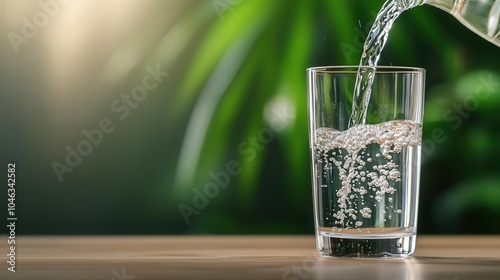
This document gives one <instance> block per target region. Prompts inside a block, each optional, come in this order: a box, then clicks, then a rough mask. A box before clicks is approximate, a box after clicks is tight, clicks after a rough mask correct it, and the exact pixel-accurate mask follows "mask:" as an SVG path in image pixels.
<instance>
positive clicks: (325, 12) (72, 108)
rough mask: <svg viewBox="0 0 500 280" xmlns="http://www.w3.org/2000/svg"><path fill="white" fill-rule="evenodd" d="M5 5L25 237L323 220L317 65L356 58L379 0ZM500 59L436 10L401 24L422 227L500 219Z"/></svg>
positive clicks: (0, 88) (283, 228)
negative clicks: (416, 118)
mask: <svg viewBox="0 0 500 280" xmlns="http://www.w3.org/2000/svg"><path fill="white" fill-rule="evenodd" d="M2 2H3V3H2V5H0V13H1V24H0V32H1V34H2V36H0V38H2V39H1V41H0V48H1V49H0V73H1V74H0V98H1V100H0V106H1V110H0V116H1V120H0V128H1V135H0V158H1V160H2V166H4V168H5V169H4V170H5V171H4V172H7V171H6V169H7V163H8V162H15V163H16V178H17V181H16V184H17V187H16V189H17V192H16V195H17V196H16V205H17V207H16V208H17V209H16V211H17V212H16V213H17V217H18V228H17V233H18V234H240V233H241V234H278V233H279V234H304V233H313V222H312V195H311V183H310V165H309V150H308V142H307V141H308V138H307V111H306V77H305V69H306V68H307V67H311V66H320V65H356V64H358V63H359V59H360V55H361V50H362V44H363V42H364V39H365V37H366V34H367V31H368V29H369V28H370V26H371V23H372V22H373V20H374V17H375V15H376V13H377V11H378V10H379V9H380V7H381V6H382V4H383V1H382V0H374V1H365V0H317V1H284V0H273V1H264V0H214V1H209V0H182V1H181V0H147V1H144V0H141V1H139V0H128V1H121V0H101V1H97V0H92V1H90V0H89V1H77V0H74V1H62V0H61V1H55V0H53V1H50V0H47V1H41V2H38V1H34V0H33V1H29V0H3V1H2ZM40 3H44V5H42V4H40ZM44 13H45V15H46V16H45V17H44V16H43V14H44ZM13 34H16V35H13ZM16 36H17V37H16ZM499 55H500V49H499V48H498V47H496V46H494V45H493V44H491V43H489V42H487V41H485V40H483V39H481V38H480V37H479V36H477V35H475V34H474V33H472V32H471V31H469V30H468V29H466V28H465V27H464V26H462V25H461V24H460V23H459V22H458V21H456V20H455V19H454V18H453V17H452V16H450V15H448V14H446V13H445V12H443V11H440V10H438V9H436V8H433V7H430V6H429V7H428V6H422V7H418V8H415V9H413V10H411V11H408V12H406V13H404V14H403V15H402V16H401V17H400V19H399V20H397V21H396V24H395V25H394V28H393V30H392V32H391V35H390V37H389V41H388V44H387V47H386V49H385V50H384V52H383V53H382V59H381V63H380V64H381V65H405V66H417V67H423V68H425V69H427V85H426V104H425V123H424V135H423V138H424V147H423V151H424V164H423V167H422V181H421V195H420V210H419V232H420V233H433V234H439V233H449V234H464V233H484V234H486V233H490V234H491V233H500V224H499V223H497V221H498V220H500V207H499V206H500V174H499V171H500V161H499V160H498V159H499V158H500V146H499V145H496V144H497V143H499V142H500V130H499V123H498V120H499V119H500V117H499V114H498V112H499V111H500V66H499V64H498V57H499ZM155 72H156V74H154V73H155ZM152 73H153V74H152ZM167 73H168V74H167ZM148 77H149V78H148ZM145 83H146V84H145ZM141 85H142V86H143V88H142V91H141V88H140V86H141ZM138 86H139V87H138ZM146 87H147V89H146V90H144V88H146ZM127 96H128V97H127ZM276 120H280V121H279V122H276ZM102 122H104V125H102V124H101V123H102ZM100 124H101V126H104V127H105V128H106V129H102V128H100ZM111 128H112V129H111ZM95 129H100V132H98V131H96V130H95ZM104 130H106V131H108V132H104ZM110 130H112V131H110ZM83 131H85V132H83ZM86 134H87V135H89V134H90V135H93V136H92V137H94V138H93V139H94V142H91V141H90V140H88V137H87V136H86ZM100 135H101V136H100ZM86 143H88V144H86ZM89 145H90V146H89ZM78 149H80V150H78ZM71 151H73V152H71ZM79 151H81V152H82V153H81V155H80V156H78V155H74V154H73V153H80V152H79ZM68 155H69V156H68ZM67 157H68V158H67ZM79 157H80V159H78V158H79ZM68 161H69V163H68ZM231 172H232V173H231ZM57 173H59V176H58V175H57ZM224 174H228V176H226V175H224ZM214 178H215V179H214ZM218 180H219V181H218ZM217 182H218V184H219V185H220V184H223V185H226V186H225V187H224V188H213V186H214V185H213V184H214V183H217ZM6 188H7V187H6V183H4V188H3V189H4V190H5V191H1V192H0V201H2V203H0V205H3V206H2V207H5V208H7V191H6ZM204 191H207V192H208V195H209V197H208V198H200V196H203V197H205V195H200V194H199V193H200V192H204ZM193 199H194V200H195V201H193ZM193 203H195V204H196V205H194V204H193ZM0 213H1V215H0V219H2V220H5V218H6V214H7V213H6V211H5V209H3V210H1V211H0ZM183 213H184V214H183ZM1 232H2V233H6V229H5V228H2V229H1Z"/></svg>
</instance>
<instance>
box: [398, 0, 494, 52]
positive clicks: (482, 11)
mask: <svg viewBox="0 0 500 280" xmlns="http://www.w3.org/2000/svg"><path fill="white" fill-rule="evenodd" d="M403 2H406V3H405V4H406V5H407V7H408V8H413V7H416V6H419V5H423V4H428V5H431V6H434V7H438V8H440V9H443V10H445V11H447V12H448V13H450V14H452V15H453V16H454V17H455V18H456V19H457V20H458V21H460V22H461V23H462V24H463V25H465V26H466V27H467V28H469V29H470V30H472V31H474V32H475V33H477V34H478V35H480V36H481V37H483V38H484V39H486V40H488V41H490V42H492V43H493V44H495V45H497V46H499V47H500V25H499V18H500V0H403Z"/></svg>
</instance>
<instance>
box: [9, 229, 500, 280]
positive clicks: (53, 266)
mask: <svg viewBox="0 0 500 280" xmlns="http://www.w3.org/2000/svg"><path fill="white" fill-rule="evenodd" d="M1 240H2V241H1V242H0V249H1V255H0V258H1V264H0V269H1V270H0V279H23V280H25V279H26V280H27V279H50V280H56V279H65V280H68V279H101V280H110V279H111V280H134V279H135V280H142V279H144V280H149V279H178V280H182V279H256V280H257V279H289V280H300V279H370V280H372V279H373V280H375V279H384V280H392V279H403V280H417V279H418V280H420V279H425V280H427V279H430V280H433V279H436V280H466V279H474V280H489V279H495V280H499V279H500V236H453V237H452V236H418V239H417V250H416V253H415V256H414V257H412V258H406V259H324V258H319V257H318V255H317V254H316V251H315V244H314V242H315V239H314V236H183V237H180V236H161V237H159V236H134V237H116V236H106V237H103V236H96V237H67V236H61V237H18V238H17V242H16V246H17V247H16V248H17V251H16V257H17V259H16V272H15V273H12V272H9V271H8V270H7V268H8V264H7V262H6V257H7V256H6V252H7V244H6V242H5V240H6V238H2V239H1Z"/></svg>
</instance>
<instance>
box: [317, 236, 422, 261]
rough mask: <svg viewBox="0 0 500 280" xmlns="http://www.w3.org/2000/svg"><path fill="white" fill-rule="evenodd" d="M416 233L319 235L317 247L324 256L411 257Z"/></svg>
mask: <svg viewBox="0 0 500 280" xmlns="http://www.w3.org/2000/svg"><path fill="white" fill-rule="evenodd" d="M415 243H416V235H413V236H404V237H399V238H394V237H390V238H376V239H375V238H372V237H371V238H370V239H363V238H344V237H342V238H338V237H331V236H321V235H320V236H318V237H317V248H318V252H319V254H320V256H322V257H341V258H342V257H354V258H380V257H389V258H390V257H409V256H411V255H412V254H413V253H414V251H415Z"/></svg>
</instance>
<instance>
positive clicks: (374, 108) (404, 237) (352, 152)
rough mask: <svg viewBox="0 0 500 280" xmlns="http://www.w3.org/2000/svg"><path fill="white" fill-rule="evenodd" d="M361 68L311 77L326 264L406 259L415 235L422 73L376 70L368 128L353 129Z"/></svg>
mask: <svg viewBox="0 0 500 280" xmlns="http://www.w3.org/2000/svg"><path fill="white" fill-rule="evenodd" d="M357 73H358V67H356V66H336V67H314V68H309V69H307V75H308V113H309V140H310V148H311V159H312V161H311V165H312V166H311V167H312V185H313V197H314V219H315V228H316V245H317V249H318V251H319V254H320V255H321V256H331V257H381V256H385V257H387V256H409V255H411V254H413V252H414V250H415V241H416V233H417V210H418V189H419V180H420V150H421V142H422V118H423V104H424V86H425V70H424V69H421V68H411V67H385V66H379V67H377V72H376V74H375V77H374V83H373V87H372V92H371V98H370V100H369V105H368V108H367V114H366V119H365V123H364V124H360V125H355V126H353V127H351V128H350V127H349V118H350V116H351V112H352V102H353V92H354V84H355V81H356V75H357Z"/></svg>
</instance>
